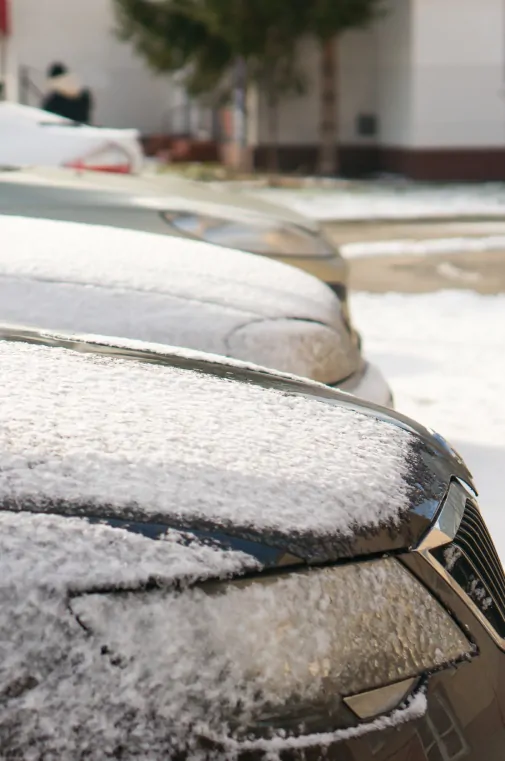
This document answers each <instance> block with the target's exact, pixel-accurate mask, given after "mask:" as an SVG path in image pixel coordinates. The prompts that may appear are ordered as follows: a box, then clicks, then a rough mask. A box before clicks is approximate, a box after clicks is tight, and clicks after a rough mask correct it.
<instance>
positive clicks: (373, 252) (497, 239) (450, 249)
mask: <svg viewBox="0 0 505 761" xmlns="http://www.w3.org/2000/svg"><path fill="white" fill-rule="evenodd" d="M340 251H341V253H342V254H343V256H345V258H346V259H356V258H357V257H362V256H367V257H368V256H408V255H410V256H430V255H434V256H438V254H459V253H463V252H466V251H469V252H476V253H478V252H483V251H505V235H487V236H485V237H480V238H477V237H471V238H469V237H465V238H428V239H427V240H409V239H404V240H401V239H400V240H379V241H362V242H357V243H344V245H342V246H340Z"/></svg>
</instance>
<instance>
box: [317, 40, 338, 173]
mask: <svg viewBox="0 0 505 761" xmlns="http://www.w3.org/2000/svg"><path fill="white" fill-rule="evenodd" d="M337 80H338V72H337V45H336V38H335V37H331V38H330V39H329V40H324V41H323V42H322V46H321V116H320V118H321V122H320V143H319V161H318V170H319V174H321V175H333V174H338V168H339V167H338V148H337V90H338V85H337Z"/></svg>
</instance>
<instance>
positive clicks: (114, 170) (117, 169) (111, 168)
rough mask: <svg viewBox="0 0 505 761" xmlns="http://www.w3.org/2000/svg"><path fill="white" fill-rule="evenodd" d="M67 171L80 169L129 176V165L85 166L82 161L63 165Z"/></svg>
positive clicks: (130, 169) (130, 170) (130, 171)
mask: <svg viewBox="0 0 505 761" xmlns="http://www.w3.org/2000/svg"><path fill="white" fill-rule="evenodd" d="M65 167H66V168H67V169H80V170H81V171H86V172H108V173H109V174H131V173H132V168H131V165H130V164H112V165H107V164H86V163H85V162H84V161H73V162H71V163H69V164H65Z"/></svg>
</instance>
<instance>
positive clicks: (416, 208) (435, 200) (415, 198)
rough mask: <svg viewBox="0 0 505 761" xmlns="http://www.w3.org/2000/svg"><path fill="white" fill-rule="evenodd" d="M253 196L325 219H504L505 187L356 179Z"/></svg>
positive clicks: (271, 191) (269, 191) (273, 190)
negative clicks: (320, 187)
mask: <svg viewBox="0 0 505 761" xmlns="http://www.w3.org/2000/svg"><path fill="white" fill-rule="evenodd" d="M254 195H255V196H258V197H259V198H262V199H265V200H267V201H271V202H274V203H278V204H283V205H285V206H287V207H288V208H290V209H293V210H295V211H297V212H298V213H299V214H305V215H306V216H308V217H310V218H311V219H318V220H321V221H332V220H335V221H337V220H361V219H443V218H454V217H478V216H487V217H504V216H505V185H503V184H492V183H490V184H486V185H447V186H436V185H432V186H430V185H421V184H417V185H416V184H413V183H412V184H411V183H408V182H405V183H397V184H392V183H387V182H368V183H362V184H359V183H356V184H354V186H352V187H351V188H348V187H343V188H342V189H338V190H334V189H331V190H330V189H326V190H324V189H323V190H318V191H314V190H306V189H302V190H286V189H269V190H255V191H254Z"/></svg>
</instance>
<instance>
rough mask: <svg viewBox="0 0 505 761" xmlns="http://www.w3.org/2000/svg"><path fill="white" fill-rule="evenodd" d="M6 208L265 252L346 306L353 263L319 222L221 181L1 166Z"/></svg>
mask: <svg viewBox="0 0 505 761" xmlns="http://www.w3.org/2000/svg"><path fill="white" fill-rule="evenodd" d="M0 164H1V161H0ZM0 214H22V215H26V216H31V217H45V218H47V219H60V220H66V221H70V222H86V223H88V224H104V225H110V226H113V227H123V228H129V229H134V230H144V231H145V232H152V233H158V234H160V235H172V236H174V235H175V236H181V237H187V238H193V239H198V240H203V241H206V242H208V243H214V244H215V245H221V246H225V247H227V248H235V249H240V250H242V251H248V252H249V253H253V254H261V255H262V256H268V257H271V258H273V259H277V260H278V261H284V262H286V263H287V264H291V265H293V266H294V267H299V268H300V269H303V270H305V271H306V272H309V273H310V274H311V275H315V277H318V278H319V279H320V280H324V281H325V282H326V283H327V284H328V285H329V286H330V288H332V289H333V290H334V291H335V293H336V294H337V295H338V296H339V298H340V299H341V301H342V304H343V305H344V309H345V308H346V304H347V278H348V267H347V263H346V261H345V260H344V259H343V257H342V256H341V255H340V254H339V252H338V250H336V249H335V247H334V246H333V245H332V243H331V242H329V241H328V240H327V239H326V238H325V236H324V233H323V231H322V229H321V227H320V226H319V224H318V223H317V222H315V221H313V220H311V219H308V218H307V217H304V216H302V215H301V214H297V213H296V212H295V211H291V210H290V209H288V208H286V207H283V206H278V205H275V204H273V203H269V202H268V201H263V200H261V199H259V198H255V197H254V196H251V195H247V194H246V193H240V192H232V191H229V190H226V189H223V187H222V186H220V185H219V184H217V185H213V186H209V185H208V184H207V183H203V182H192V181H190V180H187V179H184V178H181V177H175V176H173V175H171V174H159V175H155V174H143V175H141V176H117V175H110V174H103V173H101V174H100V173H97V172H84V171H79V172H76V171H72V170H69V169H58V168H52V167H29V168H24V169H18V170H12V168H11V169H10V170H9V171H3V172H2V171H1V169H0Z"/></svg>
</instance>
